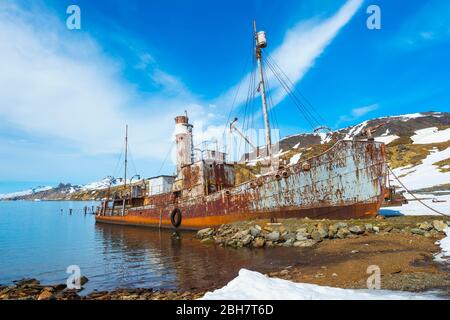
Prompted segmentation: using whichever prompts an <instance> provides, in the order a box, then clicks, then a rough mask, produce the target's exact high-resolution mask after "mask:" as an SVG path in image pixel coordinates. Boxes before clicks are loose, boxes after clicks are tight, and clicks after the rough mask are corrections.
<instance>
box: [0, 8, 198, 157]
mask: <svg viewBox="0 0 450 320" xmlns="http://www.w3.org/2000/svg"><path fill="white" fill-rule="evenodd" d="M138 67H139V68H141V69H147V70H148V72H149V76H150V78H151V80H152V81H153V82H154V83H155V85H156V86H158V89H159V90H158V92H157V93H155V94H153V95H151V96H150V97H142V96H141V95H140V94H139V93H138V92H137V90H136V89H135V87H134V86H133V84H132V83H129V82H127V81H125V80H123V76H122V74H121V72H122V69H121V66H120V65H119V64H118V63H117V62H116V61H114V60H112V59H109V58H108V57H107V55H105V53H104V52H102V49H101V48H100V47H99V46H98V45H97V43H96V41H95V40H94V39H93V38H91V37H90V36H89V35H88V34H85V33H83V32H71V31H69V30H67V29H65V27H64V22H63V21H59V20H57V19H55V18H54V17H53V16H51V15H50V14H46V13H45V12H39V13H36V12H35V13H34V14H33V13H32V12H31V13H30V12H27V11H25V10H23V9H22V8H21V7H19V6H18V5H16V4H14V3H6V4H5V3H2V4H0V70H2V71H1V72H0V123H2V124H3V125H0V126H1V127H5V125H6V123H7V124H8V125H9V126H13V127H14V128H15V129H16V130H21V131H22V132H23V133H24V134H25V135H27V134H31V135H38V136H41V137H45V139H48V140H52V139H54V140H62V141H65V142H66V143H67V144H70V145H72V146H73V147H76V148H78V149H80V150H81V152H83V153H85V154H101V153H113V152H117V150H119V149H120V146H121V143H122V142H121V141H122V136H123V129H124V127H125V124H126V123H128V124H129V125H130V130H131V133H132V135H131V139H132V141H133V145H134V146H135V148H134V152H135V155H136V156H143V157H148V158H159V159H161V158H163V157H164V155H165V152H164V150H166V148H165V147H164V145H166V144H167V142H168V139H169V138H170V136H171V132H172V126H171V125H170V124H168V121H170V119H172V118H173V117H174V116H175V115H176V114H177V113H179V112H180V110H185V109H189V111H190V113H191V114H192V115H193V116H194V117H199V118H201V117H202V115H203V107H202V105H201V102H200V101H199V100H198V99H197V98H196V97H195V95H194V94H192V93H191V92H190V91H189V90H188V88H186V87H185V86H184V84H183V83H182V81H181V80H180V79H178V78H176V77H175V76H173V75H170V74H168V73H166V72H164V71H163V70H161V69H159V68H158V66H157V65H156V63H155V61H154V59H153V58H152V57H151V55H149V54H144V55H142V57H141V64H140V65H138ZM137 110H138V112H136V111H137Z"/></svg>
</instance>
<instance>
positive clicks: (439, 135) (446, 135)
mask: <svg viewBox="0 0 450 320" xmlns="http://www.w3.org/2000/svg"><path fill="white" fill-rule="evenodd" d="M414 133H415V134H414V135H413V136H412V137H411V139H412V140H413V144H428V143H440V142H445V141H448V140H450V128H448V129H445V130H439V129H438V128H437V127H431V128H425V129H420V130H417V131H415V132H414Z"/></svg>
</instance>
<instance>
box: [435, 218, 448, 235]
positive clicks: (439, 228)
mask: <svg viewBox="0 0 450 320" xmlns="http://www.w3.org/2000/svg"><path fill="white" fill-rule="evenodd" d="M433 228H434V229H435V230H436V231H439V232H443V231H444V230H446V229H447V228H448V226H447V223H445V222H444V221H442V220H434V221H433Z"/></svg>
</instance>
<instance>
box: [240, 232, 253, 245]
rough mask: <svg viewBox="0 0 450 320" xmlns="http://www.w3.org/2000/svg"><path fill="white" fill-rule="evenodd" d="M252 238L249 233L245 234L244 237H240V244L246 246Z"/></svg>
mask: <svg viewBox="0 0 450 320" xmlns="http://www.w3.org/2000/svg"><path fill="white" fill-rule="evenodd" d="M252 240H253V237H252V235H251V234H248V235H246V236H245V237H244V238H242V245H244V246H246V245H248V244H250V243H251V242H252Z"/></svg>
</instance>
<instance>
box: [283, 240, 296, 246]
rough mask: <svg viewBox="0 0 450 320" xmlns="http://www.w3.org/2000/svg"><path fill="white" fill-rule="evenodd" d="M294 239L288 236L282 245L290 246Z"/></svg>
mask: <svg viewBox="0 0 450 320" xmlns="http://www.w3.org/2000/svg"><path fill="white" fill-rule="evenodd" d="M294 242H295V239H294V238H290V239H288V240H286V242H284V243H283V247H292V246H293V245H294Z"/></svg>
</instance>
